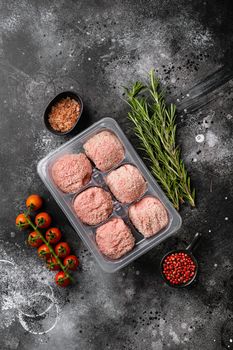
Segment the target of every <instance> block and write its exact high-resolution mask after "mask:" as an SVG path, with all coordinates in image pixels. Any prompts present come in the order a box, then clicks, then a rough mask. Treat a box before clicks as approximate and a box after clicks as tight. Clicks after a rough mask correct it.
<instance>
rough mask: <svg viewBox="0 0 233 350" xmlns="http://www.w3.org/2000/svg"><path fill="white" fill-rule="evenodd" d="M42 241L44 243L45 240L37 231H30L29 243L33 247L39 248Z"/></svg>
mask: <svg viewBox="0 0 233 350" xmlns="http://www.w3.org/2000/svg"><path fill="white" fill-rule="evenodd" d="M42 243H43V241H42V239H41V238H40V235H39V233H37V232H36V231H33V232H31V233H29V236H28V244H29V245H30V246H31V247H34V248H38V247H39V246H40V245H41V244H42Z"/></svg>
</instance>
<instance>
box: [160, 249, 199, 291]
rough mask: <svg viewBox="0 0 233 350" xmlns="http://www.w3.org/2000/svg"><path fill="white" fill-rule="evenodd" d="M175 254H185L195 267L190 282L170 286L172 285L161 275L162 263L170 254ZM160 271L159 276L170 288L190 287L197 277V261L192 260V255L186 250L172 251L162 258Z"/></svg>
mask: <svg viewBox="0 0 233 350" xmlns="http://www.w3.org/2000/svg"><path fill="white" fill-rule="evenodd" d="M176 253H185V254H187V255H188V256H189V257H190V258H191V259H192V260H193V262H194V264H195V267H196V268H195V272H194V275H193V277H192V279H191V280H190V281H188V282H186V283H183V284H172V283H170V281H169V280H168V279H167V278H166V276H165V275H164V273H163V263H164V261H165V259H166V258H167V257H168V256H169V255H171V254H176ZM160 271H161V275H162V277H163V279H164V281H165V282H166V283H167V284H168V285H169V286H170V287H173V288H184V287H188V286H190V285H191V284H192V283H193V282H194V281H195V279H196V277H197V273H198V263H197V260H196V259H195V258H194V256H193V254H192V253H191V252H189V251H187V250H186V249H183V250H182V249H180V250H172V251H171V252H169V253H167V254H166V255H165V256H164V257H163V259H162V260H161V263H160Z"/></svg>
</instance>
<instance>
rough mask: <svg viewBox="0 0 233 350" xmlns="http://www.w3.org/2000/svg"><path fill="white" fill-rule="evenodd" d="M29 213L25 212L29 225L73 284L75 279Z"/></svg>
mask: <svg viewBox="0 0 233 350" xmlns="http://www.w3.org/2000/svg"><path fill="white" fill-rule="evenodd" d="M28 214H29V213H28V212H25V213H24V215H25V218H26V220H27V222H28V224H29V225H30V226H31V227H32V228H33V230H34V231H36V233H38V235H39V236H40V238H41V239H42V241H43V242H44V243H45V244H46V245H47V247H48V248H49V250H50V252H51V253H52V255H53V256H54V257H55V259H56V261H57V263H58V265H59V266H60V267H61V269H62V271H63V272H64V273H65V275H66V277H68V278H69V279H70V281H71V282H72V283H73V282H74V279H73V277H72V276H71V275H70V274H69V272H67V268H66V267H65V266H64V265H63V264H62V262H61V260H60V258H59V257H58V256H57V254H56V253H55V251H54V249H53V247H52V246H51V245H50V244H49V243H48V242H47V241H46V239H45V238H44V236H43V234H42V233H41V232H40V231H39V229H38V227H37V226H35V225H34V224H33V222H32V221H31V219H30V218H29V216H28Z"/></svg>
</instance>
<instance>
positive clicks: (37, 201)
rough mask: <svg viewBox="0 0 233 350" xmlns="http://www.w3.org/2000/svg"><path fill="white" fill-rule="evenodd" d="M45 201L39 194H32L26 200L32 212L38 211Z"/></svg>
mask: <svg viewBox="0 0 233 350" xmlns="http://www.w3.org/2000/svg"><path fill="white" fill-rule="evenodd" d="M42 204H43V201H42V198H41V197H40V196H38V194H31V195H30V196H29V197H28V198H27V200H26V206H27V208H28V209H30V210H38V209H40V208H41V207H42Z"/></svg>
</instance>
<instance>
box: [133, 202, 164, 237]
mask: <svg viewBox="0 0 233 350" xmlns="http://www.w3.org/2000/svg"><path fill="white" fill-rule="evenodd" d="M129 218H130V220H131V222H132V223H133V225H134V226H135V227H136V229H137V230H138V231H139V232H140V233H142V234H143V236H144V237H151V236H154V235H155V234H156V233H158V232H159V231H160V230H162V229H163V228H164V227H166V226H167V224H168V214H167V211H166V209H165V207H164V205H163V204H162V203H161V202H160V200H158V199H157V198H155V197H144V198H143V199H141V200H140V201H139V202H137V203H135V204H133V205H131V206H130V207H129Z"/></svg>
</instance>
